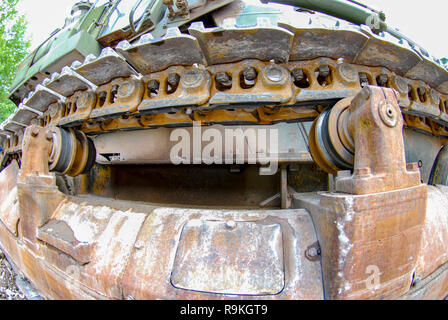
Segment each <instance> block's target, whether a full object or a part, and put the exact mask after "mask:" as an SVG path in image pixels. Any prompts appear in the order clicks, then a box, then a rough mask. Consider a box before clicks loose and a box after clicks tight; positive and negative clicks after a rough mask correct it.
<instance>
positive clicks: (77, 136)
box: [49, 127, 96, 177]
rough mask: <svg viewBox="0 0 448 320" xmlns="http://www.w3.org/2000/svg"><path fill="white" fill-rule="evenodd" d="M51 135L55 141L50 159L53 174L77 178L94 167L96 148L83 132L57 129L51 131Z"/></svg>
mask: <svg viewBox="0 0 448 320" xmlns="http://www.w3.org/2000/svg"><path fill="white" fill-rule="evenodd" d="M49 135H50V136H51V137H52V141H53V148H52V151H51V154H50V158H49V169H50V171H51V172H57V173H60V174H63V175H65V174H66V175H69V176H72V177H76V176H78V175H80V174H83V173H87V172H88V171H89V170H90V169H91V168H92V167H93V165H94V163H95V158H96V150H95V146H94V144H93V142H92V141H91V140H90V139H89V138H88V137H87V136H86V135H85V134H84V133H83V132H80V131H75V130H73V129H68V130H65V129H62V128H58V127H55V128H51V129H49Z"/></svg>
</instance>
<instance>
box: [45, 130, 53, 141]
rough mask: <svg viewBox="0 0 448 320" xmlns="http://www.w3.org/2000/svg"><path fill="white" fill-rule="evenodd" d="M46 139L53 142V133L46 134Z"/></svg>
mask: <svg viewBox="0 0 448 320" xmlns="http://www.w3.org/2000/svg"><path fill="white" fill-rule="evenodd" d="M45 138H46V139H47V140H48V141H53V133H52V132H51V131H49V130H48V131H47V132H46V133H45Z"/></svg>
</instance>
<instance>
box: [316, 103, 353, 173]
mask: <svg viewBox="0 0 448 320" xmlns="http://www.w3.org/2000/svg"><path fill="white" fill-rule="evenodd" d="M352 100H353V98H346V99H343V100H341V101H339V102H338V103H337V104H336V105H335V106H334V107H333V108H331V109H327V110H325V111H324V112H323V113H322V114H321V115H320V117H319V118H317V119H316V121H314V123H313V126H312V127H311V133H310V152H311V155H312V157H313V159H314V160H315V161H316V162H317V164H318V165H319V166H320V167H321V168H322V169H323V170H324V171H326V172H327V173H330V174H337V172H338V171H343V170H351V169H353V166H354V154H355V150H354V149H355V148H354V141H353V138H352V135H351V133H350V126H349V118H350V111H349V107H350V104H351V102H352Z"/></svg>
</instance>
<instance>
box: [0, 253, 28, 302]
mask: <svg viewBox="0 0 448 320" xmlns="http://www.w3.org/2000/svg"><path fill="white" fill-rule="evenodd" d="M15 280H16V275H15V274H14V271H13V270H12V268H11V267H10V265H9V263H8V262H7V261H6V259H5V257H4V255H3V253H2V252H1V250H0V300H26V298H25V295H24V294H23V293H22V292H21V291H20V290H19V289H18V288H17V286H16V283H15Z"/></svg>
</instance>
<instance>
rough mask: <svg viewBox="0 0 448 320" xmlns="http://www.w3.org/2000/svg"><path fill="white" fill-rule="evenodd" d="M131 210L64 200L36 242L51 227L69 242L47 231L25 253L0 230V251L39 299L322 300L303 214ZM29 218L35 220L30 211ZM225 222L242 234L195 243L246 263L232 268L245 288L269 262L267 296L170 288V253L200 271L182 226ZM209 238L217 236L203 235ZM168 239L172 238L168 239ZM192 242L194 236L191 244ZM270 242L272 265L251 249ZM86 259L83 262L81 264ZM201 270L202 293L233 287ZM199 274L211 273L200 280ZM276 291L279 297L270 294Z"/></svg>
mask: <svg viewBox="0 0 448 320" xmlns="http://www.w3.org/2000/svg"><path fill="white" fill-rule="evenodd" d="M106 202H107V206H106ZM130 205H131V203H127V202H123V201H114V202H113V203H111V202H110V201H107V200H99V199H89V198H85V199H69V198H65V200H62V202H61V204H60V205H59V206H58V207H57V208H56V209H55V210H54V212H53V213H52V215H51V220H50V222H49V223H48V224H47V225H46V226H44V227H43V228H41V229H40V230H41V231H40V233H39V234H40V235H41V237H42V235H43V233H44V232H49V229H50V228H51V229H54V227H55V223H56V222H57V223H58V224H63V225H64V226H65V227H64V230H65V231H67V230H69V232H68V233H69V235H70V236H69V237H67V236H66V235H63V233H58V232H53V233H52V237H53V239H52V240H49V237H48V235H47V237H42V238H46V241H49V242H51V243H52V245H51V246H49V245H47V244H46V242H45V243H42V244H39V245H37V246H35V247H27V246H22V245H20V243H18V242H17V240H16V239H14V238H12V236H11V235H10V234H8V233H6V232H5V229H4V228H3V227H1V226H0V232H1V234H2V239H4V241H2V245H3V246H4V247H5V248H6V249H5V250H6V252H8V255H9V256H11V257H12V258H13V259H14V261H16V262H17V263H18V264H19V266H20V269H21V270H22V271H23V272H24V274H25V275H26V276H27V278H29V279H30V280H32V281H33V283H34V284H35V285H36V286H37V287H38V288H39V290H40V291H41V292H42V293H43V295H44V296H45V297H46V298H52V299H86V298H91V299H92V298H94V299H99V298H111V299H122V298H126V297H129V296H132V297H133V298H136V299H155V298H165V299H170V298H188V299H204V298H208V299H210V298H211V299H223V298H235V294H240V293H246V294H250V295H249V296H245V299H247V298H249V299H250V298H257V297H258V296H259V295H261V294H263V295H261V296H260V297H262V298H276V299H284V298H293V299H296V298H301V299H303V298H306V299H322V298H323V294H322V279H321V271H320V264H319V262H311V261H308V260H306V259H305V256H304V254H305V250H306V248H307V247H308V246H310V245H311V244H312V243H314V242H315V241H316V240H317V239H316V237H315V233H314V228H313V226H312V223H311V219H310V217H309V215H308V213H306V211H303V210H288V211H233V212H232V211H216V210H194V209H174V208H154V207H151V206H147V205H138V206H137V208H136V209H130V207H129V206H130ZM134 207H135V206H134ZM34 213H35V214H37V212H36V211H34ZM230 220H232V221H235V222H236V226H237V228H240V229H241V230H240V231H238V230H236V234H235V235H233V236H231V235H230V234H229V236H230V238H226V237H224V238H220V237H217V236H218V234H214V233H213V232H206V233H205V234H207V235H208V236H206V238H202V240H203V242H202V244H201V246H202V245H204V246H210V245H213V243H214V241H219V243H220V247H216V250H217V251H216V252H215V253H216V254H217V255H218V257H219V258H218V257H216V258H218V259H227V258H228V257H229V256H233V257H240V258H241V259H243V261H246V262H247V264H246V263H244V264H237V265H234V267H236V266H238V268H237V269H235V272H236V273H237V274H239V275H240V278H239V279H240V280H245V281H248V282H247V283H248V285H249V286H252V288H263V284H264V283H266V281H268V280H269V278H267V279H265V278H263V277H261V278H260V277H257V276H256V275H262V274H263V273H264V272H266V267H267V265H265V264H261V265H260V264H259V263H258V262H259V261H260V259H261V261H264V263H267V264H268V266H269V265H270V264H271V263H272V264H273V268H274V269H272V270H276V272H277V275H271V277H272V278H271V279H272V280H274V282H273V287H271V288H270V289H271V290H267V291H266V292H264V290H262V291H261V292H260V291H259V290H256V292H254V291H253V290H249V291H247V290H243V291H236V292H228V293H233V294H232V295H226V294H222V295H216V294H215V295H213V294H211V293H199V292H195V291H194V290H192V289H197V288H196V287H194V285H193V284H191V283H189V285H190V286H193V288H191V287H189V288H187V289H189V290H185V289H176V288H175V287H174V286H173V285H172V284H171V282H170V277H171V275H172V274H173V277H175V274H176V273H173V270H176V268H179V267H176V265H173V261H175V256H176V252H182V253H183V256H188V255H196V256H197V259H195V263H196V264H197V266H198V267H199V268H200V266H199V265H200V263H201V261H203V262H204V264H205V265H207V263H206V261H207V252H206V251H203V250H200V251H199V252H198V251H196V250H195V248H194V246H193V247H190V246H189V245H188V243H191V242H189V241H193V243H195V242H194V241H195V236H194V235H191V234H190V236H185V237H183V236H181V234H182V230H183V229H184V226H185V225H187V229H188V225H189V224H188V223H192V224H193V225H194V224H195V223H197V221H205V222H204V223H206V224H207V223H208V222H207V221H214V222H212V224H215V225H218V224H219V225H221V226H226V225H227V224H229V225H232V224H231V223H228V221H230ZM195 221H196V222H195ZM219 221H221V222H219ZM272 228H274V229H272ZM270 231H275V232H274V233H271V232H270ZM228 232H231V230H230V229H229V231H228ZM240 232H242V233H243V234H247V235H246V236H247V237H248V239H251V241H253V242H252V243H253V244H254V245H255V247H247V248H246V249H245V250H246V251H245V252H246V253H249V252H250V253H251V254H250V255H249V256H246V255H239V254H237V252H236V250H238V248H239V247H238V246H235V242H234V241H230V240H232V239H234V240H236V238H235V236H237V235H241V233H240ZM266 232H267V233H266ZM205 234H204V235H205ZM212 235H215V236H216V237H215V236H213V237H210V236H212ZM264 235H265V236H268V238H266V237H264ZM237 238H238V239H239V237H237ZM173 239H176V240H175V241H168V240H173ZM189 239H190V240H189ZM199 239H201V238H200V237H199V238H196V240H199ZM269 239H272V241H273V243H274V244H275V248H274V249H275V255H276V257H277V262H275V261H276V260H275V259H274V260H273V261H272V260H271V259H267V260H264V259H263V254H261V253H260V252H259V251H258V250H257V248H263V247H264V246H267V248H270V247H271V245H273V244H272V242H270V241H269ZM67 240H70V241H75V243H83V244H84V245H85V246H90V247H91V251H90V255H89V256H88V257H89V259H85V260H84V258H87V256H86V255H83V256H80V254H81V253H82V252H83V251H82V250H81V251H77V255H75V256H74V257H72V256H73V251H71V245H73V242H72V243H71V244H70V243H68V242H67ZM70 241H69V242H70ZM207 243H208V244H207ZM240 243H241V242H240ZM246 244H247V243H246ZM260 246H261V247H260ZM178 247H179V248H178ZM282 248H283V249H282ZM16 250H18V251H16ZM279 250H280V251H279ZM84 252H85V251H84ZM265 257H266V258H267V257H270V258H273V257H272V256H265ZM80 258H82V259H80ZM202 259H205V260H202ZM87 260H89V262H88V263H87V264H85V262H86V261H87ZM223 261H224V260H223ZM180 265H182V264H181V263H180ZM173 268H174V269H173ZM202 270H203V271H204V274H203V276H205V278H203V281H204V282H203V283H204V284H205V287H202V289H204V288H210V287H213V286H214V285H216V283H215V282H214V280H213V276H216V277H221V279H224V280H225V279H229V280H231V281H230V283H231V284H232V283H233V284H234V282H232V281H234V279H233V278H227V276H231V275H232V273H227V272H226V269H225V268H220V269H207V268H205V269H202ZM206 271H207V272H212V271H213V273H210V276H209V277H207V276H206ZM137 279H138V280H137ZM173 279H174V278H173ZM178 279H179V278H178ZM283 281H285V282H284V283H283ZM173 282H175V283H173V284H176V283H177V284H179V283H180V282H179V281H173ZM260 286H262V287H260ZM215 288H216V287H215ZM268 289H269V288H268ZM207 290H208V289H207ZM214 291H216V290H214ZM224 291H227V290H224ZM274 291H275V292H274ZM278 292H281V293H280V294H279V295H275V296H273V295H272V294H275V293H278Z"/></svg>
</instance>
